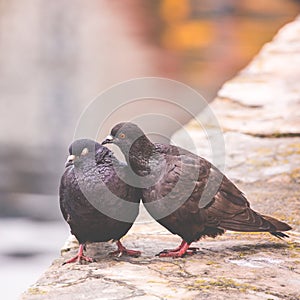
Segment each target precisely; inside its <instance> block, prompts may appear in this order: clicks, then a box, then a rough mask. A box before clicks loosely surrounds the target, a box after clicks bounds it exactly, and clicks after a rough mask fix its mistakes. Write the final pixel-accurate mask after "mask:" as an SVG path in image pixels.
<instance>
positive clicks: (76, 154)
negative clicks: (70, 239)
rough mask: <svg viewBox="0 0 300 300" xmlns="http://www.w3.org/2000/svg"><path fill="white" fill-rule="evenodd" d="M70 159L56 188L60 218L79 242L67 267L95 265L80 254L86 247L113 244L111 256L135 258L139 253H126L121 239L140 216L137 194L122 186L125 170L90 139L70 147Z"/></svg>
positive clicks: (130, 188)
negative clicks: (111, 242)
mask: <svg viewBox="0 0 300 300" xmlns="http://www.w3.org/2000/svg"><path fill="white" fill-rule="evenodd" d="M69 154H70V155H69V157H68V159H67V162H66V165H65V172H64V174H63V176H62V178H61V182H60V187H59V201H60V209H61V212H62V215H63V217H64V219H65V220H66V222H67V223H68V224H69V226H70V229H71V233H72V234H73V235H75V237H76V238H77V240H78V241H79V244H80V245H79V250H78V253H77V255H76V256H75V257H73V258H71V259H69V260H67V261H66V262H65V263H64V264H66V263H71V262H76V261H78V262H81V261H87V262H92V261H94V260H93V258H90V257H88V256H85V255H84V254H83V251H84V250H85V249H86V244H87V243H92V242H107V241H110V240H113V241H116V243H117V247H118V250H117V251H115V252H112V253H111V254H114V255H118V256H121V255H123V254H126V255H129V256H134V257H138V256H139V255H140V254H141V252H140V251H136V250H129V249H126V248H125V247H124V246H123V245H122V243H121V242H120V239H121V238H122V237H123V236H124V235H125V234H126V233H127V232H128V230H129V229H130V228H131V226H132V224H133V222H134V221H135V219H136V217H137V215H138V212H139V202H140V192H139V190H137V189H135V188H134V187H132V186H130V185H128V184H127V183H125V182H124V181H123V180H122V179H121V178H122V176H123V177H124V178H126V176H127V175H126V174H127V171H128V170H127V166H126V164H124V163H121V162H119V161H118V160H117V159H116V157H115V156H114V155H113V153H112V151H110V150H109V149H108V148H106V147H104V146H102V145H100V144H99V143H97V142H95V141H93V140H90V139H79V140H76V141H74V142H73V143H72V144H71V145H70V147H69Z"/></svg>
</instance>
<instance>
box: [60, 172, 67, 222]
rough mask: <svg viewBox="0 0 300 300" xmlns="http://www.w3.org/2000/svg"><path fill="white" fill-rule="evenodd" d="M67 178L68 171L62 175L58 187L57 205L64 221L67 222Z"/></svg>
mask: <svg viewBox="0 0 300 300" xmlns="http://www.w3.org/2000/svg"><path fill="white" fill-rule="evenodd" d="M67 177H68V170H66V171H65V173H64V174H63V176H62V177H61V180H60V186H59V205H60V210H61V213H62V215H63V217H64V219H65V220H66V221H67V220H68V206H67V205H66V201H67V188H66V185H67Z"/></svg>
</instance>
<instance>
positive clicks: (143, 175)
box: [102, 122, 291, 258]
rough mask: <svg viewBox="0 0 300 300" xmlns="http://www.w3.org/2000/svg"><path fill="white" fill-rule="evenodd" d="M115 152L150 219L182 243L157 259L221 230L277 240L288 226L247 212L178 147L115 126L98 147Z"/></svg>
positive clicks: (222, 182)
mask: <svg viewBox="0 0 300 300" xmlns="http://www.w3.org/2000/svg"><path fill="white" fill-rule="evenodd" d="M109 143H113V144H115V145H117V146H119V148H120V149H121V151H122V153H123V154H124V156H125V158H126V161H127V164H128V166H130V167H131V169H132V171H133V172H134V173H135V175H136V176H137V177H138V178H139V180H140V181H139V185H140V188H141V190H142V201H143V204H144V206H145V207H146V209H147V211H148V212H149V213H150V215H151V216H152V217H153V218H154V219H156V220H157V222H158V223H160V224H161V225H162V226H164V227H165V228H166V229H168V230H169V231H170V232H171V233H173V234H177V235H179V236H180V237H181V238H182V242H181V244H180V246H179V247H177V248H175V249H165V250H163V251H161V252H160V253H158V256H160V257H173V258H174V257H183V256H184V255H186V254H193V253H195V252H196V250H198V248H192V247H190V244H191V243H192V242H195V241H198V240H199V239H200V238H202V237H205V236H208V237H213V238H214V237H216V236H218V235H222V234H223V233H224V232H225V230H226V229H228V230H232V231H240V232H269V233H271V234H272V235H274V236H276V237H278V238H284V237H288V235H286V234H285V233H283V232H282V231H287V230H290V229H291V227H290V226H289V225H288V224H286V223H283V222H281V221H279V220H277V219H275V218H273V217H269V216H265V215H262V214H260V213H258V212H256V211H254V210H252V209H251V208H250V203H249V202H248V200H247V199H246V197H245V195H244V194H243V192H241V191H240V190H239V189H238V188H237V187H236V186H235V185H234V183H233V182H231V181H230V180H229V179H228V178H227V177H226V176H225V175H224V174H223V173H222V172H221V171H220V170H218V169H217V168H216V167H215V166H214V165H213V164H212V163H210V162H209V161H207V160H206V159H204V158H202V157H200V156H198V155H196V154H193V153H191V152H189V151H187V150H185V149H183V148H180V147H176V146H173V145H169V144H158V143H152V142H151V141H150V140H149V138H148V137H147V136H146V135H145V134H144V132H143V131H142V130H141V129H140V128H139V127H138V126H137V125H135V124H133V123H130V122H124V123H119V124H117V125H115V126H114V128H113V129H112V130H111V133H110V135H109V136H107V138H106V139H105V140H104V141H103V142H102V144H103V145H104V144H109Z"/></svg>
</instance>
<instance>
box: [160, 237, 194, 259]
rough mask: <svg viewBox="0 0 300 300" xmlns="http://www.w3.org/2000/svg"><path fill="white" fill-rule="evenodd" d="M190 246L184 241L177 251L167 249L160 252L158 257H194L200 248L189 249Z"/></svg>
mask: <svg viewBox="0 0 300 300" xmlns="http://www.w3.org/2000/svg"><path fill="white" fill-rule="evenodd" d="M189 245H190V244H188V243H187V242H186V241H184V240H183V241H182V242H181V244H180V246H178V247H177V248H175V249H165V250H163V251H161V252H159V253H158V254H156V256H159V257H173V258H176V257H184V256H185V255H186V254H188V255H193V254H195V253H196V252H197V251H198V250H199V248H198V247H189Z"/></svg>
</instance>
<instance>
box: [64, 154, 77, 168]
mask: <svg viewBox="0 0 300 300" xmlns="http://www.w3.org/2000/svg"><path fill="white" fill-rule="evenodd" d="M74 159H75V155H69V156H68V158H67V161H66V163H65V167H66V168H67V167H68V166H70V165H72V164H73V162H74Z"/></svg>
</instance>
